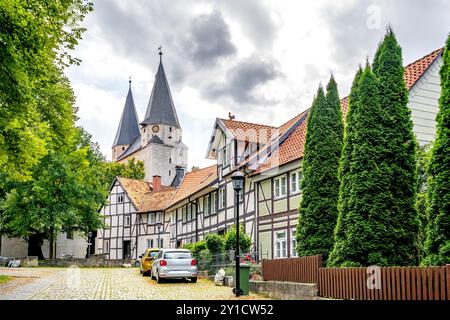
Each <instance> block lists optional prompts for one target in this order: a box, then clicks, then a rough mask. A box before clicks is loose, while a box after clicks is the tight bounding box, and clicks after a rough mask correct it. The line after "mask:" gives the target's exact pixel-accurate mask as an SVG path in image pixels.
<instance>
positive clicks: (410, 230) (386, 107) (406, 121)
mask: <svg viewBox="0 0 450 320" xmlns="http://www.w3.org/2000/svg"><path fill="white" fill-rule="evenodd" d="M375 58H376V59H377V61H375V62H374V63H376V69H375V70H374V73H375V76H376V77H377V79H378V87H379V95H380V104H381V110H382V112H383V120H384V121H383V124H384V137H383V139H382V140H380V143H381V144H382V145H384V146H385V147H384V150H383V154H384V159H383V160H384V161H385V162H386V171H385V172H384V179H386V181H388V182H389V185H388V189H387V190H386V191H388V192H389V196H388V197H386V199H385V201H386V204H387V208H386V210H388V212H386V213H387V214H388V216H387V219H386V222H385V223H386V233H385V235H384V237H385V241H386V244H387V245H388V246H389V247H391V249H392V251H391V252H390V253H388V252H386V254H387V256H386V257H385V258H386V259H387V262H388V264H389V265H415V264H417V256H418V255H417V248H418V244H417V233H418V226H419V220H418V214H417V209H416V199H417V167H416V141H415V136H414V132H413V122H412V119H411V111H410V109H409V108H408V90H407V88H406V85H405V81H404V77H403V74H404V67H403V60H402V49H401V47H400V46H399V45H398V43H397V39H396V38H395V34H394V33H393V32H392V30H391V28H388V30H387V33H386V35H385V37H384V40H383V42H382V44H381V45H380V46H379V48H378V52H377V54H376V55H375Z"/></svg>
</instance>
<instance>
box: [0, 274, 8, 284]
mask: <svg viewBox="0 0 450 320" xmlns="http://www.w3.org/2000/svg"><path fill="white" fill-rule="evenodd" d="M9 280H11V277H9V276H5V275H1V274H0V284H3V283H6V282H8V281H9Z"/></svg>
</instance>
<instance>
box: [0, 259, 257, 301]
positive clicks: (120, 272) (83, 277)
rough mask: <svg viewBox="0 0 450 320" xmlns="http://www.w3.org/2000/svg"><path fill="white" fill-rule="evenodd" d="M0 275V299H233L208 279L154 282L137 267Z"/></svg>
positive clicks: (34, 270)
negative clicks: (6, 278) (0, 281)
mask: <svg viewBox="0 0 450 320" xmlns="http://www.w3.org/2000/svg"><path fill="white" fill-rule="evenodd" d="M0 274H2V275H8V276H11V277H12V280H10V281H8V282H6V283H4V284H0V300H7V299H22V300H25V299H33V300H42V299H54V300H67V299H96V300H117V299H119V300H120V299H131V300H142V299H143V300H160V299H169V300H171V299H197V300H202V299H211V300H224V299H234V296H233V294H232V292H231V288H229V287H218V286H215V285H214V284H213V283H212V282H210V281H208V280H204V279H199V281H198V282H197V283H190V282H187V281H186V282H182V281H170V282H166V283H161V284H157V283H156V282H155V281H154V280H150V278H148V277H145V278H144V277H142V276H141V275H140V274H139V269H137V268H130V269H126V268H76V267H75V268H17V269H8V268H0ZM240 299H262V297H259V296H256V295H250V296H248V297H241V298H240Z"/></svg>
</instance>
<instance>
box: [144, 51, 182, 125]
mask: <svg viewBox="0 0 450 320" xmlns="http://www.w3.org/2000/svg"><path fill="white" fill-rule="evenodd" d="M159 49H160V48H159ZM141 124H165V125H169V126H173V127H177V128H181V126H180V123H179V121H178V116H177V112H176V110H175V106H174V104H173V100H172V95H171V94H170V89H169V83H168V82H167V77H166V73H165V72H164V67H163V64H162V52H161V50H159V67H158V71H157V72H156V76H155V82H154V84H153V89H152V94H151V96H150V101H149V102H148V107H147V112H146V113H145V118H144V121H142V122H141Z"/></svg>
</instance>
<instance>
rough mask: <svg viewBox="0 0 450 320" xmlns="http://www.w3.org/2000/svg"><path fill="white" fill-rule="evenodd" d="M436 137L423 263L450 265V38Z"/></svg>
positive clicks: (431, 169) (449, 38)
mask: <svg viewBox="0 0 450 320" xmlns="http://www.w3.org/2000/svg"><path fill="white" fill-rule="evenodd" d="M440 78H441V96H440V98H439V112H438V114H437V117H436V120H437V134H436V140H435V143H434V146H433V149H432V153H431V161H430V165H429V167H428V174H429V181H428V199H429V210H428V222H429V224H428V228H427V239H426V242H425V254H426V257H425V259H424V261H423V264H426V265H443V264H448V263H450V35H449V36H448V38H447V43H446V48H445V51H444V64H443V65H442V67H441V70H440Z"/></svg>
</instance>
